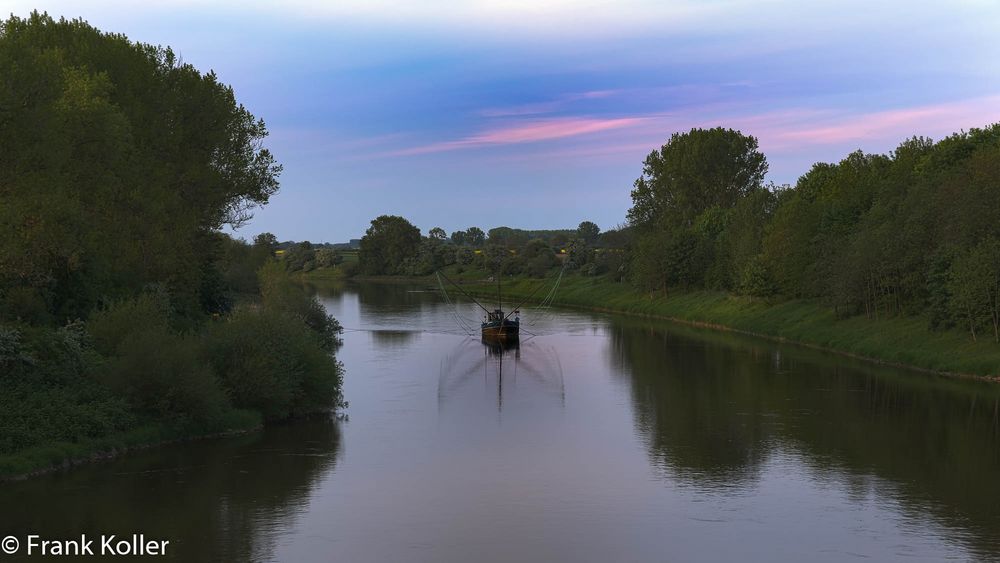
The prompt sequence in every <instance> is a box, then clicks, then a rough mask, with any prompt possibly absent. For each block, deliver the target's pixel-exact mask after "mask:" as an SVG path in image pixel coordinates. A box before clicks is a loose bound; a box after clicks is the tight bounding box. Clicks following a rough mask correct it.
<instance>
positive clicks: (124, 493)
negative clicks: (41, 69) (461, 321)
mask: <svg viewBox="0 0 1000 563" xmlns="http://www.w3.org/2000/svg"><path fill="white" fill-rule="evenodd" d="M316 291H318V293H319V295H320V297H321V299H322V301H323V302H324V304H325V305H326V307H327V308H328V310H329V311H330V313H332V314H333V315H334V316H336V317H337V318H338V319H339V320H340V321H341V323H342V324H343V325H344V326H345V327H346V329H347V330H346V331H345V333H344V340H345V342H344V345H343V347H342V348H341V349H340V350H339V351H338V359H340V360H341V361H342V362H344V365H345V368H346V374H347V375H346V378H345V388H344V392H345V396H346V398H347V399H348V400H349V401H350V408H349V411H348V412H349V413H350V420H349V421H336V420H329V419H322V420H304V421H299V422H296V423H294V424H290V425H286V426H278V427H273V428H268V429H266V430H264V431H263V432H261V433H259V434H253V435H247V436H241V437H235V438H231V439H221V440H211V441H203V442H192V443H188V444H179V445H176V446H168V447H163V448H156V449H152V450H149V451H146V452H140V453H136V454H132V455H129V456H127V457H124V458H122V459H119V460H116V461H111V462H107V463H98V464H94V465H92V466H88V467H83V468H79V469H76V470H73V471H70V472H66V473H63V474H59V475H53V476H48V477H42V478H39V479H34V480H29V481H26V482H21V483H7V484H3V485H0V506H3V507H4V509H5V510H3V511H2V512H0V532H4V533H12V534H25V533H28V532H31V531H34V530H41V531H42V532H44V533H46V534H48V535H52V536H59V537H72V536H73V535H74V534H77V535H78V534H79V533H81V532H86V533H98V532H100V533H105V532H108V531H110V532H112V533H131V532H133V531H140V532H144V533H146V534H147V535H148V536H150V537H164V538H169V539H171V540H172V541H173V542H175V543H173V544H172V545H175V546H176V551H175V552H174V554H175V556H176V557H177V558H178V559H180V560H222V561H246V560H252V561H330V560H341V561H358V562H365V561H427V562H430V561H433V562H435V563H437V562H451V561H455V562H458V561H462V562H464V561H469V560H475V561H479V562H481V563H482V562H490V561H513V560H525V561H537V560H545V561H574V562H575V561H601V562H606V561H619V560H635V561H663V560H668V561H727V560H737V559H738V560H740V561H742V562H750V561H768V562H771V561H802V560H809V561H812V562H823V561H843V560H846V559H851V558H854V557H856V556H865V557H868V558H870V559H872V560H877V561H896V560H898V561H904V560H905V561H915V560H916V561H940V560H943V559H949V558H950V559H957V560H976V561H1000V557H998V555H1000V510H998V509H997V506H996V505H997V503H996V499H998V498H1000V479H998V478H997V476H998V475H1000V452H998V450H1000V447H998V444H1000V425H998V405H1000V387H998V386H996V385H991V384H985V383H979V382H974V381H963V380H952V379H946V378H940V377H933V376H927V375H924V374H920V373H913V372H906V371H901V370H896V369H889V368H884V367H879V366H874V365H871V364H867V363H863V362H859V361H855V360H851V359H848V358H843V357H838V356H833V355H830V354H825V353H821V352H817V351H813V350H808V349H802V348H799V347H795V346H789V345H781V344H776V343H772V342H766V341H761V340H756V339H752V338H745V337H741V336H738V335H732V334H726V333H718V332H711V331H704V330H698V329H692V328H685V327H681V326H676V325H670V324H666V323H657V322H651V321H645V320H637V319H630V318H623V317H615V316H608V315H597V314H590V313H581V312H572V311H551V314H550V315H546V316H545V318H543V320H541V321H539V322H537V323H535V324H534V325H532V327H531V330H532V332H535V333H537V334H539V335H540V336H537V337H533V338H524V339H522V341H521V343H520V346H519V347H518V348H517V349H512V350H506V351H502V352H501V353H499V354H498V353H496V351H494V350H491V349H490V348H488V347H484V345H483V344H482V343H481V342H480V341H479V340H478V335H477V337H474V338H470V337H468V336H467V335H464V334H461V331H458V330H456V326H455V324H456V323H455V319H454V313H455V311H454V309H453V308H452V306H451V305H449V304H448V303H446V302H445V301H444V300H443V299H442V297H441V296H440V295H438V293H437V292H435V291H433V290H432V289H430V288H424V287H420V286H417V287H414V286H405V285H388V284H381V285H377V284H367V285H358V286H345V287H334V288H325V289H324V288H318V289H316ZM458 307H459V313H461V314H464V315H466V316H468V317H473V318H475V316H476V315H477V314H478V311H477V310H476V308H475V306H474V305H471V304H468V303H465V304H459V305H458ZM522 318H523V319H527V320H528V321H533V320H536V318H537V317H533V316H532V312H531V311H530V310H525V311H524V314H523V315H522ZM11 506H16V507H18V510H17V511H11V510H8V509H7V507H11Z"/></svg>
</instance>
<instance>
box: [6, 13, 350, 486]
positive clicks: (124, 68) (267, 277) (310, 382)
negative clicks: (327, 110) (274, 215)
mask: <svg viewBox="0 0 1000 563" xmlns="http://www.w3.org/2000/svg"><path fill="white" fill-rule="evenodd" d="M266 135H267V129H266V127H265V125H264V122H263V121H262V120H260V119H258V118H256V117H254V116H253V115H252V114H251V113H250V112H249V111H248V110H247V109H246V108H244V107H243V106H242V105H240V104H238V103H237V101H236V98H235V95H234V93H233V90H232V89H231V88H230V87H229V86H226V85H225V84H222V83H221V82H219V80H218V78H217V77H216V76H215V74H214V73H211V72H209V73H207V74H202V73H201V72H199V71H198V70H197V69H195V68H194V67H192V66H191V65H188V64H184V63H182V62H181V61H180V60H179V58H178V57H177V56H176V55H175V54H174V52H173V51H171V50H170V49H169V48H163V47H154V46H151V45H145V44H141V43H133V42H131V41H129V40H128V39H127V38H126V37H124V36H122V35H117V34H109V33H102V32H101V31H99V30H97V29H95V28H93V27H92V26H90V25H88V24H87V23H85V22H83V21H81V20H65V19H60V20H58V21H57V20H54V19H53V18H51V17H49V16H48V15H45V14H39V13H38V12H35V13H33V14H31V15H30V16H29V17H27V18H23V19H22V18H18V17H13V16H12V17H10V18H9V19H7V20H5V21H3V22H2V23H0V155H2V156H0V230H2V232H3V233H5V235H4V236H3V237H0V388H2V389H3V393H0V458H2V456H4V455H10V454H15V453H17V452H21V451H25V450H27V449H30V448H38V447H49V446H52V445H53V444H61V445H62V446H60V448H61V447H63V446H65V447H66V448H70V449H72V446H73V445H74V444H81V443H85V442H87V441H94V440H98V439H100V438H102V437H105V436H109V435H115V434H119V433H122V432H129V431H137V430H138V429H141V428H146V427H148V426H149V425H154V426H155V427H157V428H161V429H162V428H171V429H173V431H174V432H176V433H180V434H184V433H188V432H201V431H209V430H216V429H221V428H227V427H231V426H232V425H233V424H234V421H237V420H244V421H245V420H249V419H253V418H255V417H257V418H260V417H263V418H264V419H279V418H285V417H287V416H292V415H295V414H300V413H303V412H308V411H311V410H317V409H327V408H330V407H332V406H333V405H335V404H337V403H338V402H339V400H340V381H341V368H340V365H339V364H338V363H337V362H336V360H335V359H334V357H333V355H332V351H333V350H334V348H335V346H336V345H337V342H338V338H337V331H338V329H339V325H337V324H336V321H335V320H334V319H332V318H331V317H328V316H327V315H326V314H325V312H324V311H323V309H322V307H321V306H320V305H319V303H318V302H316V301H315V300H314V299H312V298H310V297H308V296H306V295H305V294H303V293H301V292H299V291H297V290H296V289H295V287H294V286H293V285H292V284H291V283H290V281H289V280H288V279H287V274H286V273H285V271H284V268H283V267H282V266H281V265H280V264H279V263H278V262H276V261H275V260H274V258H273V248H271V247H270V242H271V241H268V240H259V241H257V243H255V244H253V245H250V244H247V243H244V242H242V241H235V240H233V239H231V238H230V237H228V236H225V235H223V234H222V233H221V232H220V229H221V228H222V227H224V226H227V225H228V226H239V225H242V224H245V223H246V222H247V221H248V220H249V219H250V218H251V216H252V213H251V212H252V210H253V208H255V207H257V206H261V205H264V204H266V203H267V202H268V199H269V198H270V197H272V196H273V195H274V194H275V193H276V192H277V190H278V185H279V184H278V176H279V174H280V172H281V167H280V166H279V165H278V164H277V163H276V161H275V159H274V157H273V156H272V155H271V153H270V152H269V151H268V150H267V149H265V148H262V146H261V143H262V140H263V139H264V138H265V137H266ZM248 417H249V419H248ZM52 447H55V446H52ZM67 451H69V450H65V449H59V448H56V450H55V453H53V454H52V456H53V457H52V460H55V459H57V458H58V457H59V456H60V455H62V454H63V453H65V452H67ZM52 460H49V461H52ZM0 469H2V468H0Z"/></svg>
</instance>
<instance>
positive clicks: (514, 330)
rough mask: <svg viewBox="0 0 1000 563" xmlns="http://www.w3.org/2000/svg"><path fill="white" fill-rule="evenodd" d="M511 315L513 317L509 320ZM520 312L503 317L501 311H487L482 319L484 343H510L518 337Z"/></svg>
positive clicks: (516, 311)
mask: <svg viewBox="0 0 1000 563" xmlns="http://www.w3.org/2000/svg"><path fill="white" fill-rule="evenodd" d="M511 315H513V316H514V318H513V319H511V318H510V317H511ZM520 328H521V317H520V311H518V310H516V309H515V310H514V311H513V312H512V313H510V314H507V315H505V314H504V312H503V309H494V310H492V311H488V312H487V313H486V316H485V317H484V318H483V324H482V331H483V341H485V342H512V341H515V340H517V339H518V337H519V336H520Z"/></svg>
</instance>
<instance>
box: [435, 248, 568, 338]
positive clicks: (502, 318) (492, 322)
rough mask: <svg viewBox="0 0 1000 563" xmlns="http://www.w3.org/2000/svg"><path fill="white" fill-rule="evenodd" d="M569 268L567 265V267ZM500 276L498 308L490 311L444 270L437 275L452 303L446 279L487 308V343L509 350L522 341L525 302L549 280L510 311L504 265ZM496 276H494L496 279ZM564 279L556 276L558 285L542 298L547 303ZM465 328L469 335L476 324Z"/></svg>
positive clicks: (483, 332)
mask: <svg viewBox="0 0 1000 563" xmlns="http://www.w3.org/2000/svg"><path fill="white" fill-rule="evenodd" d="M563 268H564V269H565V266H563ZM497 270H498V271H497V275H496V277H495V279H496V282H497V306H496V308H494V309H492V310H490V309H487V308H486V306H484V305H483V304H482V303H480V302H479V300H477V299H476V298H475V297H473V296H472V295H471V294H469V292H467V291H465V289H463V288H462V286H460V285H458V284H457V283H455V282H454V281H452V280H451V279H450V278H448V276H446V275H445V274H444V272H442V271H440V270H438V271H437V272H435V274H436V275H437V277H438V285H439V287H440V288H441V293H442V294H444V296H445V298H446V299H448V302H449V303H451V300H450V299H449V298H448V292H447V291H446V290H445V288H444V281H447V282H448V283H449V284H451V285H452V286H454V287H455V289H457V290H458V291H459V292H461V293H462V294H463V295H465V296H466V297H468V298H469V300H470V301H472V302H473V303H475V304H476V305H477V306H478V307H479V308H480V309H482V310H483V312H484V313H485V315H483V321H482V323H481V324H480V331H481V335H482V341H483V344H486V345H487V346H488V347H489V348H491V349H499V350H507V349H511V348H516V347H517V344H518V339H519V338H520V336H521V305H523V304H525V303H527V302H528V301H529V300H530V299H531V298H532V297H534V296H535V295H536V294H537V293H538V291H539V290H541V289H542V287H544V286H545V285H547V284H545V283H542V284H540V285H538V287H536V288H535V289H534V290H532V291H531V293H529V294H528V296H527V297H525V298H524V299H523V300H522V301H521V302H520V303H518V304H517V306H515V307H514V308H513V309H512V310H511V311H510V312H509V313H508V312H505V311H504V308H503V292H502V291H501V288H500V280H501V276H500V272H499V270H500V268H499V267H498V268H497ZM493 280H494V278H492V277H491V278H490V281H491V282H492V281H493ZM561 280H562V271H560V272H559V277H558V278H556V282H555V285H553V287H552V290H551V291H550V292H549V296H548V297H546V298H545V299H544V300H542V304H543V305H548V303H550V302H551V300H552V296H553V295H554V294H555V291H556V289H557V288H558V287H559V282H560V281H561ZM456 318H457V319H459V321H460V323H462V321H461V317H460V316H459V315H457V314H456ZM464 328H465V329H466V330H468V332H469V335H470V336H471V335H472V331H473V330H474V327H473V326H472V325H469V324H465V325H464Z"/></svg>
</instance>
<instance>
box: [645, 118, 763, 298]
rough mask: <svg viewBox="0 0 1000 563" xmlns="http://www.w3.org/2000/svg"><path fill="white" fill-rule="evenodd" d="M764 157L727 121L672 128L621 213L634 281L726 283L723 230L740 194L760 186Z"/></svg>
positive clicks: (664, 284) (650, 157) (650, 285)
mask: <svg viewBox="0 0 1000 563" xmlns="http://www.w3.org/2000/svg"><path fill="white" fill-rule="evenodd" d="M766 172H767V161H766V159H765V158H764V155H763V154H761V153H760V152H759V151H758V150H757V139H755V138H754V137H750V136H746V135H743V134H742V133H740V132H739V131H734V130H732V129H723V128H721V127H717V128H715V129H692V130H691V131H690V132H688V133H683V134H682V133H674V134H673V135H672V136H671V137H670V140H669V141H668V142H667V144H665V145H663V146H662V147H661V148H660V150H659V151H653V152H651V153H650V154H649V155H648V156H647V157H646V160H645V162H644V163H643V171H642V175H641V176H640V177H639V178H638V179H637V180H636V181H635V184H634V189H633V190H632V202H633V205H632V208H631V209H630V210H629V214H628V218H629V223H630V226H631V227H632V228H633V229H634V230H635V231H636V238H637V243H638V244H637V245H636V246H635V247H634V252H633V254H632V257H631V266H632V271H633V272H634V273H635V275H636V281H637V282H638V283H639V284H640V285H642V286H645V287H647V288H662V289H663V290H664V292H666V290H667V289H668V286H669V285H671V284H679V285H682V286H691V285H702V284H705V283H706V282H707V284H708V285H709V286H711V287H722V288H725V287H731V286H732V285H733V278H734V277H735V276H734V275H733V273H732V271H731V267H730V265H729V263H728V257H729V256H730V248H729V247H728V245H726V244H725V240H726V231H727V229H728V227H729V222H730V219H731V216H732V214H733V209H734V208H736V207H737V205H738V204H739V203H740V201H741V200H743V199H744V198H746V197H748V196H749V195H751V194H753V193H755V192H759V191H760V190H762V189H763V188H762V187H761V184H762V182H763V179H764V174H765V173H766Z"/></svg>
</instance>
